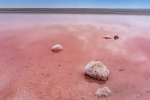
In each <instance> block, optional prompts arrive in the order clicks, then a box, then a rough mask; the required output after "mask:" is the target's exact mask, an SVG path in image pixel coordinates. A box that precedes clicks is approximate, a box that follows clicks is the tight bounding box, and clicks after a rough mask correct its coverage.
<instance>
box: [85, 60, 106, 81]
mask: <svg viewBox="0 0 150 100" xmlns="http://www.w3.org/2000/svg"><path fill="white" fill-rule="evenodd" d="M84 70H85V74H87V75H89V76H90V77H93V78H96V79H98V80H107V78H108V74H109V70H108V69H107V68H106V66H105V65H103V63H102V62H100V61H91V62H89V63H88V64H87V66H86V67H85V69H84Z"/></svg>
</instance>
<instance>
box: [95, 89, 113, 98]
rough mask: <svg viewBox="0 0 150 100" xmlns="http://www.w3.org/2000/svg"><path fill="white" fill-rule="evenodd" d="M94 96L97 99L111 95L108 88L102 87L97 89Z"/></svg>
mask: <svg viewBox="0 0 150 100" xmlns="http://www.w3.org/2000/svg"><path fill="white" fill-rule="evenodd" d="M95 95H96V96H97V97H108V96H110V95H111V91H110V90H109V89H108V87H103V88H99V89H98V90H97V91H96V92H95Z"/></svg>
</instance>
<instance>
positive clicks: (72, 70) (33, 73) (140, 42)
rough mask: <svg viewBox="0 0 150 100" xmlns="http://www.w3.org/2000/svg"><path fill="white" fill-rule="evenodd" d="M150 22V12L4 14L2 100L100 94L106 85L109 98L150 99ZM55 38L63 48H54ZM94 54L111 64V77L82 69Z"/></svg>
mask: <svg viewBox="0 0 150 100" xmlns="http://www.w3.org/2000/svg"><path fill="white" fill-rule="evenodd" d="M149 22H150V17H149V16H123V15H121V16H120V15H77V14H73V15H71V14H0V100H97V99H98V98H97V97H96V96H95V95H94V93H95V91H96V90H97V89H98V88H101V87H104V86H107V87H108V88H109V89H110V90H111V91H112V95H111V96H110V97H108V98H106V100H148V99H149V97H150V85H149V82H150V70H149V69H150V62H149V60H150V45H149V43H150V28H149V27H150V23H149ZM105 35H110V36H112V39H109V40H107V39H104V38H103V36H105ZM114 35H118V36H119V39H118V40H114V39H113V36H114ZM57 43H58V44H61V45H62V46H63V48H64V49H63V50H62V51H61V52H58V53H54V52H52V51H51V47H52V46H53V45H55V44H57ZM93 60H99V61H102V62H103V64H104V65H106V66H107V67H108V69H109V70H110V74H109V77H108V81H106V82H104V81H97V80H93V79H92V78H90V77H88V76H86V75H84V67H85V66H86V65H87V63H89V62H90V61H93ZM101 100H105V98H101Z"/></svg>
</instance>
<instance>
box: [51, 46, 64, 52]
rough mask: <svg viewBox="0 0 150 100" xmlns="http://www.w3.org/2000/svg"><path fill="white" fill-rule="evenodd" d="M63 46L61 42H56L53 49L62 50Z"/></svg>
mask: <svg viewBox="0 0 150 100" xmlns="http://www.w3.org/2000/svg"><path fill="white" fill-rule="evenodd" d="M62 49H63V47H62V46H61V45H60V44H56V45H54V46H53V47H52V51H61V50H62Z"/></svg>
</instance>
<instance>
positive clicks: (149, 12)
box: [0, 8, 150, 15]
mask: <svg viewBox="0 0 150 100" xmlns="http://www.w3.org/2000/svg"><path fill="white" fill-rule="evenodd" d="M0 13H62V14H122V15H150V9H103V8H0Z"/></svg>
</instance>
